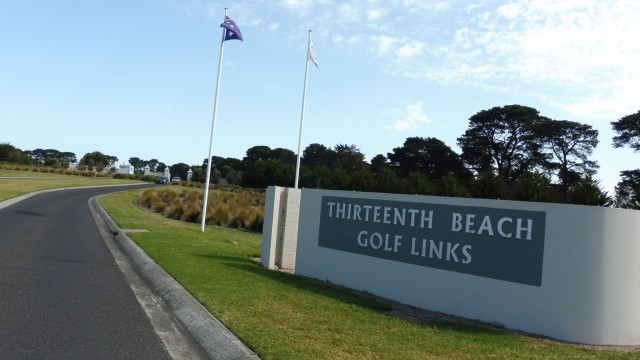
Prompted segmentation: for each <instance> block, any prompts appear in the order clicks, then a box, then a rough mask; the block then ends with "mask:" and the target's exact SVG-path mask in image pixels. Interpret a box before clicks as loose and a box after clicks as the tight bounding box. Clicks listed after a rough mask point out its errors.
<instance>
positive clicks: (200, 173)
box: [191, 165, 206, 183]
mask: <svg viewBox="0 0 640 360" xmlns="http://www.w3.org/2000/svg"><path fill="white" fill-rule="evenodd" d="M191 171H192V173H191V181H193V182H200V183H203V182H205V181H206V178H205V176H204V174H205V171H206V170H203V169H202V166H197V165H191Z"/></svg>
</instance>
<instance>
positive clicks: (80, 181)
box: [0, 170, 139, 201]
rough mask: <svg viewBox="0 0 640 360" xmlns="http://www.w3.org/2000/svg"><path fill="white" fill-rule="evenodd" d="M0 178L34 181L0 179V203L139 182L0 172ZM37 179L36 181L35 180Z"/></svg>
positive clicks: (37, 173)
mask: <svg viewBox="0 0 640 360" xmlns="http://www.w3.org/2000/svg"><path fill="white" fill-rule="evenodd" d="M0 177H12V178H13V177H16V178H32V177H33V178H34V179H0V201H3V200H7V199H11V198H13V197H16V196H20V195H24V194H27V193H30V192H34V191H39V190H48V189H58V188H66V187H76V186H97V185H118V184H136V183H139V181H132V180H116V179H108V178H89V177H81V176H70V175H60V174H48V173H39V172H29V171H13V170H0ZM35 178H37V179H35Z"/></svg>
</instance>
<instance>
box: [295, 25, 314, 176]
mask: <svg viewBox="0 0 640 360" xmlns="http://www.w3.org/2000/svg"><path fill="white" fill-rule="evenodd" d="M310 52H311V30H309V42H308V44H307V61H306V65H305V67H304V89H303V90H302V111H301V113H300V134H299V135H298V158H297V159H296V181H295V188H296V189H297V188H298V178H299V177H300V150H301V147H302V127H303V125H304V105H305V103H306V102H307V77H308V76H309V56H310V55H311V54H310Z"/></svg>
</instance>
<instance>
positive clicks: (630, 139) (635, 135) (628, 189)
mask: <svg viewBox="0 0 640 360" xmlns="http://www.w3.org/2000/svg"><path fill="white" fill-rule="evenodd" d="M611 126H612V128H613V131H615V132H616V134H618V135H617V136H614V137H613V147H615V148H620V147H624V146H628V147H630V148H631V149H633V151H635V152H639V151H640V111H638V112H637V113H635V114H631V115H627V116H624V117H622V118H620V119H618V120H617V121H613V122H612V123H611ZM620 176H621V178H622V179H621V180H620V182H618V185H616V188H615V192H616V195H615V197H616V205H617V206H620V207H622V208H628V209H640V169H636V170H624V171H621V172H620Z"/></svg>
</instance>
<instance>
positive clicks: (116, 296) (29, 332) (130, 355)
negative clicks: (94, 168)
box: [0, 187, 168, 359]
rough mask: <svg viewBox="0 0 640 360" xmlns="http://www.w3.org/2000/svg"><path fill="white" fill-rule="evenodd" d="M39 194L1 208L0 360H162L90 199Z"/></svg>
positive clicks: (94, 191)
mask: <svg viewBox="0 0 640 360" xmlns="http://www.w3.org/2000/svg"><path fill="white" fill-rule="evenodd" d="M124 189H126V188H125V187H116V188H114V187H107V188H91V189H78V190H65V191H58V192H50V193H44V194H40V195H36V196H33V197H30V198H28V199H26V200H23V201H21V202H19V203H17V204H14V205H12V206H9V207H6V208H4V209H0V359H167V358H168V355H167V352H166V351H165V350H164V349H163V347H162V345H161V342H160V340H159V338H158V336H157V335H156V334H155V332H154V330H153V328H152V326H151V323H150V320H149V318H147V316H146V315H145V313H144V311H143V309H142V308H141V306H140V304H139V303H138V301H137V300H136V297H135V295H134V294H133V292H132V290H131V288H130V287H129V286H128V284H127V282H126V280H125V278H124V276H123V274H122V273H121V271H120V270H119V268H118V266H117V264H116V262H115V260H114V258H113V256H112V254H111V253H110V251H109V249H108V248H107V246H106V244H105V242H104V239H103V238H102V236H101V235H100V232H99V230H98V227H97V225H96V222H95V220H94V218H93V216H92V214H91V212H90V210H89V204H88V202H87V200H88V199H89V198H90V197H93V196H96V195H99V194H103V193H108V192H113V191H120V190H124Z"/></svg>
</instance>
